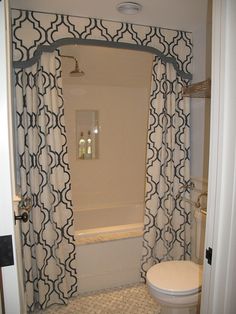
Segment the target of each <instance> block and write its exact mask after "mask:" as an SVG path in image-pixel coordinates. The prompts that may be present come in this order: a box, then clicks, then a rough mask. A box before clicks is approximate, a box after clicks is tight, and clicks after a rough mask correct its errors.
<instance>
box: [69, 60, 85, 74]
mask: <svg viewBox="0 0 236 314" xmlns="http://www.w3.org/2000/svg"><path fill="white" fill-rule="evenodd" d="M70 76H73V77H81V76H84V71H82V70H80V68H79V63H78V61H77V60H76V59H75V69H74V70H73V71H71V72H70Z"/></svg>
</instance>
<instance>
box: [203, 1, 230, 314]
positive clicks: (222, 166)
mask: <svg viewBox="0 0 236 314" xmlns="http://www.w3.org/2000/svg"><path fill="white" fill-rule="evenodd" d="M235 29H236V2H235V0H214V1H213V45H212V51H213V53H212V100H211V108H212V112H211V141H210V142H211V145H210V170H209V187H208V217H207V228H206V241H205V247H206V248H207V247H212V249H213V256H212V265H211V266H210V265H209V264H208V263H207V261H205V263H204V279H203V292H202V305H201V313H202V314H212V313H214V314H231V313H235V308H236V299H235V296H234V292H235V289H236V278H235V275H234V274H235V271H236V266H235V265H236V253H235V251H236V250H235V247H236V226H235V223H236V219H235V215H236V203H235V198H236V182H235V180H236V123H235V116H236V106H235V103H236V95H235V78H234V76H235V72H236V59H235V53H233V52H235V49H236V38H235V34H234V32H235Z"/></svg>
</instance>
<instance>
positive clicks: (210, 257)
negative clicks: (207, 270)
mask: <svg viewBox="0 0 236 314" xmlns="http://www.w3.org/2000/svg"><path fill="white" fill-rule="evenodd" d="M205 257H206V259H207V263H208V264H209V265H211V262H212V248H211V247H209V248H208V249H206V255H205Z"/></svg>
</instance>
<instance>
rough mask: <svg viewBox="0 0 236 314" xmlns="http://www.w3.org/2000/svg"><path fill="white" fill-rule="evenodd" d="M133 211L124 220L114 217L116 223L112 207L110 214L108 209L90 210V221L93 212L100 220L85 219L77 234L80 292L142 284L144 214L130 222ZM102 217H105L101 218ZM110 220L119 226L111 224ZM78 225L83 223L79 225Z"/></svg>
mask: <svg viewBox="0 0 236 314" xmlns="http://www.w3.org/2000/svg"><path fill="white" fill-rule="evenodd" d="M133 209H134V208H131V212H132V213H129V214H127V217H125V216H123V215H122V216H123V217H122V216H121V217H120V218H119V219H117V215H115V217H113V218H114V220H112V215H110V213H111V211H113V208H112V209H111V211H110V212H109V213H108V211H109V209H103V210H97V211H96V212H94V211H92V210H90V211H87V212H88V217H89V218H91V215H92V213H93V214H94V215H95V214H96V218H97V219H94V217H92V218H93V219H92V221H90V222H89V218H88V217H83V227H84V228H79V229H78V230H77V231H76V232H75V239H76V244H77V248H76V249H77V256H78V258H77V273H78V282H79V292H91V291H96V290H100V289H106V288H114V287H118V286H121V285H126V284H132V283H137V282H139V281H140V259H141V252H142V233H143V221H142V220H140V218H142V219H143V215H142V216H141V215H140V216H139V215H137V216H135V219H133V220H134V222H133V223H131V219H130V218H131V216H132V215H133ZM126 211H127V208H126V209H124V208H123V209H120V210H119V213H122V214H124V212H126ZM105 212H107V216H106V213H105ZM80 214H81V212H79V213H78V215H79V217H80ZM83 214H85V213H83ZM99 214H101V216H102V217H98V216H99ZM84 216H86V215H84ZM79 217H78V219H79ZM104 217H106V219H103V218H104ZM96 220H97V227H95V225H96V224H95V221H96ZM138 220H139V221H138ZM111 221H113V222H114V221H115V222H116V224H113V225H108V222H109V223H111ZM85 222H86V223H85ZM117 222H123V224H117ZM127 222H128V223H127ZM78 225H82V224H81V223H80V224H79V223H77V226H78Z"/></svg>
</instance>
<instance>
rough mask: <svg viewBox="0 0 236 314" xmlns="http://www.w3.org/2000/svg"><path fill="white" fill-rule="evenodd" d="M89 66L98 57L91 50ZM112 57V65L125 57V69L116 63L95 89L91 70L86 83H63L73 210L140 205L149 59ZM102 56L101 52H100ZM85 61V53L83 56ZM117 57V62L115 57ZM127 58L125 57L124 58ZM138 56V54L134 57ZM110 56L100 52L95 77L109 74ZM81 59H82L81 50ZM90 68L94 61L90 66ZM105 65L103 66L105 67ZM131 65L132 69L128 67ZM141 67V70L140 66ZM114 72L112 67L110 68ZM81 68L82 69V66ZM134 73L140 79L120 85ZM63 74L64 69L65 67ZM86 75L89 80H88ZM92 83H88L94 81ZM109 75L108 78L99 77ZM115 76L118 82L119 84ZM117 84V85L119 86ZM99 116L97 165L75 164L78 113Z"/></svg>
mask: <svg viewBox="0 0 236 314" xmlns="http://www.w3.org/2000/svg"><path fill="white" fill-rule="evenodd" d="M90 49H92V51H93V53H92V54H93V62H95V61H94V58H95V56H94V55H96V53H95V52H94V49H107V48H94V47H90ZM108 50H109V53H111V52H112V60H113V59H114V58H115V57H117V58H123V59H124V56H126V58H128V62H127V61H125V67H122V66H121V63H122V62H119V61H118V60H117V61H116V64H117V68H116V71H115V72H114V74H112V75H110V74H109V75H110V77H109V76H107V77H105V78H104V77H103V79H101V80H99V81H98V84H96V85H94V84H89V76H90V74H89V69H88V68H87V70H88V73H86V64H84V65H83V70H84V71H85V73H86V74H85V77H84V79H83V78H73V79H71V78H68V77H65V78H64V80H63V91H64V99H65V119H66V126H67V136H68V149H69V159H70V166H71V173H72V193H73V202H74V208H75V209H89V208H102V207H109V206H119V205H122V204H130V203H141V202H143V201H144V178H145V150H146V133H147V119H148V106H149V92H150V78H151V64H152V56H151V55H150V54H147V53H139V55H138V56H136V57H133V54H134V53H135V52H127V51H123V53H121V52H118V51H117V49H116V51H114V49H112V50H111V49H108ZM99 53H100V51H99ZM86 54H87V58H88V51H87V50H86ZM116 54H117V56H116ZM124 54H125V55H124ZM136 54H137V53H136ZM107 58H108V55H106V53H105V52H104V59H105V60H104V62H105V63H104V64H101V63H102V62H103V61H101V60H98V61H97V66H96V68H94V75H99V71H100V69H101V71H104V68H106V67H108V68H109V62H111V61H112V60H111V61H109V62H106V60H107ZM80 59H83V57H82V56H81V50H80ZM91 62H92V61H91ZM106 63H107V64H106ZM132 63H134V64H132ZM141 64H142V66H141ZM113 66H114V62H113ZM81 67H82V64H81ZM133 67H135V68H136V71H137V67H139V68H140V71H142V72H143V73H140V74H138V73H135V76H136V79H137V76H138V77H139V81H138V82H137V81H136V82H135V84H134V81H135V80H132V79H130V80H129V81H130V84H129V83H128V82H126V83H125V84H123V85H126V86H122V80H123V81H125V80H126V81H127V78H128V77H130V75H132V73H130V71H131V72H132V71H133V72H134V69H133ZM63 71H64V72H65V71H66V69H65V64H64V67H63ZM86 75H87V77H86ZM94 75H93V78H91V81H93V80H94ZM101 75H102V76H104V75H108V74H107V73H103V74H101ZM118 76H120V83H119V79H118ZM117 84H120V85H117ZM81 109H89V110H91V109H92V110H98V115H99V126H100V132H99V158H98V159H95V160H78V159H76V110H81Z"/></svg>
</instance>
